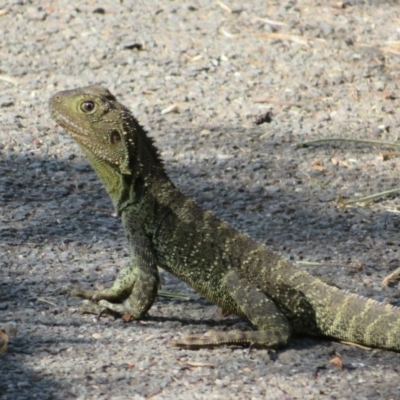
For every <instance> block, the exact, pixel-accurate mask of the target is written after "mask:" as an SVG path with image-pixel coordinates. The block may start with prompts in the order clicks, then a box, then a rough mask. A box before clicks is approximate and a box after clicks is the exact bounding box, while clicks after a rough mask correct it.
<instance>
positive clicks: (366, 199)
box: [337, 188, 400, 206]
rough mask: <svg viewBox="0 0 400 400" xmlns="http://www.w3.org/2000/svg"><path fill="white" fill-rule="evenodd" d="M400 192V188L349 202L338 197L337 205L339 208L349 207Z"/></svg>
mask: <svg viewBox="0 0 400 400" xmlns="http://www.w3.org/2000/svg"><path fill="white" fill-rule="evenodd" d="M397 192H400V188H396V189H391V190H386V191H385V192H380V193H375V194H371V195H370V196H365V197H360V198H359V199H353V200H349V201H343V199H342V196H339V198H338V201H337V203H338V204H339V205H340V206H349V205H351V204H356V203H365V202H368V201H372V200H376V199H379V198H380V197H384V196H388V195H389V194H393V193H397Z"/></svg>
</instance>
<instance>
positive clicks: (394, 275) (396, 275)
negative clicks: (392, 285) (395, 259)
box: [382, 268, 400, 286]
mask: <svg viewBox="0 0 400 400" xmlns="http://www.w3.org/2000/svg"><path fill="white" fill-rule="evenodd" d="M399 278H400V268H397V269H395V270H394V271H393V272H392V273H391V274H389V275H388V276H386V277H385V279H384V280H383V281H382V285H384V286H387V285H388V284H389V282H391V281H395V280H397V279H399Z"/></svg>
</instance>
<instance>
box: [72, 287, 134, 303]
mask: <svg viewBox="0 0 400 400" xmlns="http://www.w3.org/2000/svg"><path fill="white" fill-rule="evenodd" d="M66 291H67V292H68V293H69V295H70V296H71V297H81V298H83V299H88V300H93V301H98V300H109V301H118V300H122V299H124V298H126V295H125V294H122V295H121V293H116V292H115V291H113V290H112V289H111V288H110V289H104V290H91V289H84V288H82V287H81V286H80V285H69V286H67V287H66Z"/></svg>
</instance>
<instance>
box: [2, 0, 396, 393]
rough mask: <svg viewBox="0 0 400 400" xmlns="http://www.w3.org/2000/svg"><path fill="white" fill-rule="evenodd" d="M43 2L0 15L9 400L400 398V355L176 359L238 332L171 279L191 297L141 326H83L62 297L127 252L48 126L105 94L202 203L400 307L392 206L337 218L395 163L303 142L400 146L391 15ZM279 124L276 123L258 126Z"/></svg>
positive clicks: (387, 176)
mask: <svg viewBox="0 0 400 400" xmlns="http://www.w3.org/2000/svg"><path fill="white" fill-rule="evenodd" d="M38 3H39V2H34V1H26V0H10V1H6V2H4V1H3V2H1V1H0V29H1V41H0V49H1V53H0V54H1V64H0V70H1V71H0V121H1V126H2V129H1V131H0V138H1V140H0V149H1V154H0V171H1V172H0V205H1V209H2V213H1V220H0V246H1V248H0V252H1V253H0V254H1V258H0V324H3V326H4V325H5V324H6V323H10V324H14V325H16V326H17V328H18V334H17V336H16V337H15V338H11V339H10V343H9V347H8V350H7V351H6V352H5V353H3V354H1V355H0V376H1V380H0V397H1V398H2V399H9V400H11V399H12V400H16V399H128V398H129V399H149V398H152V399H171V398H173V399H189V398H193V399H223V398H237V399H262V398H267V399H321V398H323V399H344V398H346V399H353V398H357V399H359V400H361V399H378V398H384V399H398V398H399V397H400V383H399V370H400V367H399V365H400V364H399V362H400V356H399V355H398V354H396V353H393V352H389V351H380V350H372V351H368V350H365V349H361V348H356V347H352V346H348V345H344V344H340V343H337V342H334V341H330V340H316V339H310V338H295V339H294V340H293V341H292V343H291V345H290V346H289V347H288V348H287V349H285V350H282V351H277V352H272V351H268V350H254V349H253V350H249V349H247V348H239V347H222V348H219V349H213V350H210V349H205V350H199V351H190V350H180V349H176V348H171V347H168V345H167V343H168V341H169V340H170V339H171V338H173V337H176V336H178V335H181V334H185V333H195V332H205V331H207V330H209V329H220V330H223V329H234V328H235V326H236V327H237V326H239V327H240V326H243V325H246V324H247V323H246V322H245V321H243V320H240V319H238V318H236V317H233V316H231V317H223V316H222V315H221V312H220V310H219V309H218V308H217V307H215V306H213V305H211V304H209V303H207V302H206V301H205V300H203V299H200V298H199V297H198V296H197V295H196V294H195V293H194V292H193V291H192V290H191V289H190V288H188V287H187V286H186V285H184V284H182V283H180V282H179V281H178V280H177V279H175V278H174V277H172V276H170V275H167V274H166V273H163V277H164V290H171V291H179V292H184V293H188V294H189V295H190V300H187V301H185V300H174V301H170V300H165V299H160V300H158V301H157V302H156V304H155V305H154V307H153V308H152V310H151V315H150V317H149V319H148V320H146V321H143V322H135V323H124V322H123V321H122V319H116V320H114V319H112V318H110V317H108V318H102V319H101V320H100V321H97V320H96V319H95V318H94V317H93V316H90V315H88V316H81V315H80V314H79V313H78V312H77V307H78V305H79V303H80V300H79V299H74V298H67V297H66V296H65V294H63V293H62V290H61V288H62V287H63V286H64V285H65V284H67V283H69V282H71V281H72V282H80V283H82V284H84V285H87V286H90V285H94V286H95V287H105V286H108V285H110V284H111V282H112V281H113V279H114V277H115V275H116V273H117V271H118V270H119V269H120V268H121V267H123V266H125V265H126V264H127V263H128V262H129V254H128V249H127V244H126V241H125V238H124V234H123V230H122V227H121V224H120V221H119V220H118V219H117V218H116V217H115V215H114V211H113V209H112V206H111V202H110V201H109V199H108V197H107V195H106V193H105V191H104V189H103V187H102V186H101V184H100V182H99V181H98V179H97V177H96V176H95V174H94V172H93V171H92V169H91V168H90V166H89V165H88V162H87V160H86V159H85V158H84V157H83V155H82V153H81V152H80V150H79V149H78V147H77V145H76V144H75V143H74V142H73V140H72V139H71V138H70V137H69V136H68V135H67V134H66V133H65V132H63V131H62V130H61V129H59V128H58V127H56V126H55V124H54V122H53V121H52V120H51V119H50V117H49V114H48V111H47V101H48V98H49V97H50V96H51V95H52V94H54V93H55V92H56V91H58V90H63V89H69V88H75V87H79V86H85V85H88V84H92V83H99V84H102V85H104V86H106V87H108V88H109V89H110V90H111V91H112V92H113V93H115V94H116V95H117V96H118V98H119V99H120V100H121V101H123V102H124V103H125V104H126V105H127V106H129V107H130V108H131V109H132V110H133V111H134V113H135V114H136V116H137V117H138V118H139V120H140V121H141V122H142V123H143V124H144V125H145V126H146V127H147V129H148V130H149V131H150V132H151V135H152V136H153V137H154V138H155V140H156V143H157V145H158V146H159V148H160V149H161V151H162V155H163V157H164V159H165V162H166V165H167V168H168V171H169V173H170V176H171V178H172V179H173V180H174V182H176V183H177V185H178V186H179V187H180V188H181V189H182V190H183V191H184V192H185V193H187V194H188V195H190V196H193V197H194V198H196V200H197V202H198V203H199V204H201V205H202V206H203V207H204V208H207V209H211V210H213V212H214V213H215V214H216V215H218V216H220V217H222V218H224V219H226V220H227V221H229V222H230V223H231V224H232V225H233V226H235V227H236V228H237V229H239V230H241V231H246V232H248V233H250V234H251V235H252V236H253V237H255V238H257V239H258V240H260V241H263V242H266V243H268V244H269V245H270V246H271V247H272V248H274V249H275V250H277V251H280V252H281V253H282V254H283V255H284V256H286V257H288V258H290V259H291V260H293V262H303V264H301V263H299V267H300V268H306V269H308V270H309V271H310V273H312V274H315V275H322V276H326V277H328V278H329V279H331V280H332V281H333V282H335V283H336V284H337V285H339V286H340V287H342V288H344V289H348V290H351V291H353V292H356V293H360V294H362V295H365V296H370V297H372V298H374V299H377V300H382V301H387V302H390V303H392V304H396V305H400V299H399V286H398V284H397V283H394V284H392V285H391V286H390V287H383V286H382V284H381V282H382V279H383V278H384V277H385V276H386V275H387V274H389V273H390V272H391V271H393V270H394V269H396V268H397V267H399V255H400V251H399V248H400V238H399V234H398V227H399V225H400V219H399V210H400V209H399V207H398V197H397V196H393V197H386V198H384V199H381V200H379V201H375V202H373V203H370V204H368V205H356V206H353V207H351V208H346V209H343V208H338V207H337V205H336V199H337V196H338V195H339V194H341V195H342V196H343V198H344V199H351V198H355V197H358V196H362V195H369V194H373V193H376V192H379V191H383V190H389V189H393V188H396V187H399V186H400V183H399V179H398V176H399V172H400V158H399V157H398V154H392V156H393V157H390V158H389V159H387V160H386V159H385V160H384V159H383V157H382V155H381V152H382V148H379V147H376V146H370V145H360V144H351V143H347V144H340V143H328V144H322V145H319V146H314V147H308V148H302V149H296V148H295V147H294V146H293V145H294V144H295V143H298V142H302V141H305V140H311V139H317V138H323V137H330V136H341V137H346V138H369V139H378V140H388V141H396V140H397V137H398V135H399V129H398V122H399V121H400V108H399V102H400V99H399V96H398V78H399V74H400V71H399V61H400V45H399V40H400V27H399V21H400V11H399V8H398V4H397V5H396V2H395V1H393V2H391V1H385V2H384V1H370V2H367V1H356V0H354V1H343V2H342V1H332V2H328V1H311V0H305V1H299V2H296V1H293V0H283V1H268V2H266V1H261V0H253V1H251V2H239V1H230V2H228V1H226V2H225V3H222V2H221V1H206V0H192V1H182V2H178V1H166V0H164V1H161V0H160V1H144V0H142V1H135V2H134V1H127V0H126V1H124V2H122V0H121V2H119V3H117V2H115V1H111V0H104V1H102V2H99V3H97V2H95V1H94V0H88V1H86V2H82V4H79V3H78V2H73V1H65V0H60V1H47V2H40V3H41V4H42V5H41V6H38ZM74 3H75V4H74ZM267 3H268V4H267ZM78 4H79V5H78ZM171 110H172V111H175V112H168V111H171ZM270 110H271V111H272V113H273V117H272V122H270V123H265V124H262V125H256V124H254V118H255V117H259V116H260V115H262V114H264V113H266V112H267V111H270ZM304 261H308V262H310V261H313V262H317V263H318V264H315V265H310V264H305V263H304ZM335 356H338V357H339V358H340V359H341V361H342V362H343V368H342V369H341V368H339V367H338V366H337V365H334V364H332V363H330V361H331V360H332V359H333V358H334V357H335Z"/></svg>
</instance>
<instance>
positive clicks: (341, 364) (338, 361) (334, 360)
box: [329, 356, 343, 369]
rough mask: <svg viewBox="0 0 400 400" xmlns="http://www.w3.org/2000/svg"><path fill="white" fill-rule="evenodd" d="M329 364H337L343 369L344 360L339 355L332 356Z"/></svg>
mask: <svg viewBox="0 0 400 400" xmlns="http://www.w3.org/2000/svg"><path fill="white" fill-rule="evenodd" d="M329 364H333V365H336V366H337V367H339V368H340V369H343V361H342V360H341V359H340V358H339V357H338V356H336V357H334V358H332V360H331V361H329Z"/></svg>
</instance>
